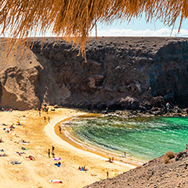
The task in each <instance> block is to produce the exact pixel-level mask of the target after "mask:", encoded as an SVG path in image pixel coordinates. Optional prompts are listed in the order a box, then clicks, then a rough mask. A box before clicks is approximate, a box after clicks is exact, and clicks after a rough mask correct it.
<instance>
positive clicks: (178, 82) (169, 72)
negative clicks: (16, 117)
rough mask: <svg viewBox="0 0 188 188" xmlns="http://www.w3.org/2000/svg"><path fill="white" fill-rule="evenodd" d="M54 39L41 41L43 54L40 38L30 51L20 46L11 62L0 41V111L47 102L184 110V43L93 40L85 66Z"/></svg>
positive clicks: (187, 68)
mask: <svg viewBox="0 0 188 188" xmlns="http://www.w3.org/2000/svg"><path fill="white" fill-rule="evenodd" d="M1 40H3V39H1ZM54 41H55V39H54V38H45V39H44V40H43V48H42V50H41V39H39V38H37V39H35V41H34V45H33V48H32V50H30V49H28V48H24V47H23V46H19V47H18V50H17V51H16V52H15V53H13V55H12V59H11V60H10V62H8V58H6V55H4V44H3V43H1V46H0V61H1V63H0V70H1V71H0V107H5V108H14V109H16V108H18V109H19V110H24V109H31V108H36V107H40V106H41V105H42V104H43V103H46V104H50V105H55V104H57V105H58V106H67V107H79V108H87V109H89V110H92V109H94V108H97V109H100V110H104V109H105V108H106V107H108V108H109V110H112V111H113V110H118V109H120V110H123V109H129V110H137V109H139V110H140V111H142V112H143V113H146V110H150V109H152V108H153V107H156V108H161V109H165V108H166V110H167V111H168V110H173V104H174V105H178V106H180V107H183V108H185V107H188V87H187V80H188V55H187V54H188V39H185V38H157V37H155V38H150V37H135V38H133V37H116V38H113V37H103V38H98V40H97V41H95V39H94V38H93V39H91V40H90V41H89V43H88V46H87V49H86V51H87V63H86V62H85V59H84V58H83V57H81V56H79V55H78V50H77V49H74V47H72V46H71V45H70V44H68V43H66V42H65V41H57V42H56V43H55V45H54ZM23 49H25V52H27V53H25V52H24V53H23V55H22V52H23V51H22V50H23ZM31 62H32V63H31ZM167 102H168V103H167ZM166 103H167V104H168V105H167V104H166ZM172 103H173V104H172ZM163 112H164V111H163ZM163 112H162V111H161V110H158V111H157V112H156V113H157V114H160V113H163ZM151 113H153V112H151ZM173 113H181V112H179V111H175V112H173Z"/></svg>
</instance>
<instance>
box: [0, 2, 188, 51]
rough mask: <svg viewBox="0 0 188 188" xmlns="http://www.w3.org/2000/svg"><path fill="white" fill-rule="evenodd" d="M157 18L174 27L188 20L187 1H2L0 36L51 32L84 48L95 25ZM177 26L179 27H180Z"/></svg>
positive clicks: (26, 35)
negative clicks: (141, 18) (138, 18)
mask: <svg viewBox="0 0 188 188" xmlns="http://www.w3.org/2000/svg"><path fill="white" fill-rule="evenodd" d="M143 14H145V16H146V20H147V21H149V20H150V19H152V18H154V17H155V18H156V19H160V20H161V21H162V22H163V23H164V24H167V25H170V26H171V25H173V24H174V23H175V22H176V20H177V18H178V17H180V27H181V23H182V20H183V19H184V18H187V17H188V1H187V0H1V3H0V26H1V28H2V29H1V34H3V35H4V34H6V33H7V32H8V33H10V36H11V37H12V38H21V39H23V38H27V37H29V36H30V35H31V34H32V35H35V34H36V33H37V31H40V32H41V33H43V34H44V33H45V32H46V31H47V30H51V31H52V34H54V35H56V36H62V37H65V38H66V40H67V41H73V43H75V44H77V45H78V44H80V51H81V52H82V53H83V52H85V45H86V43H87V39H88V37H89V33H90V31H91V30H92V29H93V27H94V26H95V25H96V22H103V21H105V22H107V23H111V22H112V21H113V20H114V19H121V20H122V19H125V20H128V21H130V20H131V19H132V18H134V17H141V16H142V15H143ZM180 27H179V28H180Z"/></svg>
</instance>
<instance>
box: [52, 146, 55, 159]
mask: <svg viewBox="0 0 188 188" xmlns="http://www.w3.org/2000/svg"><path fill="white" fill-rule="evenodd" d="M54 150H55V147H54V146H52V157H53V158H55V151H54Z"/></svg>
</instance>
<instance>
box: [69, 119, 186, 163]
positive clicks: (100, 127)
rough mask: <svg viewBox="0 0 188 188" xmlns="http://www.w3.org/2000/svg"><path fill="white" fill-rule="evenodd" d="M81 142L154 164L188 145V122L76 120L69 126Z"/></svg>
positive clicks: (183, 120)
mask: <svg viewBox="0 0 188 188" xmlns="http://www.w3.org/2000/svg"><path fill="white" fill-rule="evenodd" d="M70 128H71V131H72V132H73V134H74V135H75V136H76V137H77V138H79V139H80V140H82V141H84V142H86V143H90V144H93V145H95V146H99V147H100V148H103V149H106V150H111V151H113V152H115V153H118V154H120V155H123V153H124V152H127V155H128V156H129V157H131V158H139V159H142V160H151V159H153V158H156V157H159V156H161V155H163V154H165V153H166V152H167V151H174V152H179V151H182V150H184V149H185V146H186V144H188V118H185V117H178V118H173V117H155V118H154V117H153V118H129V119H128V118H122V117H115V116H113V117H100V118H99V117H93V118H77V119H76V120H73V122H72V124H71V125H70Z"/></svg>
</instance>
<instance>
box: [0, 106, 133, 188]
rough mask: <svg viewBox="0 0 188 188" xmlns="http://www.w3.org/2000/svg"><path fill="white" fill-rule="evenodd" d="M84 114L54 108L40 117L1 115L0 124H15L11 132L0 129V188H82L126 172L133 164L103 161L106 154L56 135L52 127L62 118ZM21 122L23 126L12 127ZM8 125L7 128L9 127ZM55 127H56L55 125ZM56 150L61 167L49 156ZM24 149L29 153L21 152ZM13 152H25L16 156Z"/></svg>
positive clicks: (18, 113)
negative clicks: (2, 150)
mask: <svg viewBox="0 0 188 188" xmlns="http://www.w3.org/2000/svg"><path fill="white" fill-rule="evenodd" d="M81 114H84V113H83V112H79V111H76V110H72V109H65V108H61V109H57V110H56V111H55V112H53V111H49V113H48V114H47V113H46V112H42V114H41V116H39V113H38V112H37V111H35V110H29V111H22V112H21V111H13V112H0V124H2V123H5V124H8V126H10V125H11V124H13V123H14V126H15V127H16V128H15V130H14V131H11V132H10V133H6V132H5V130H3V128H5V127H4V126H0V137H2V139H3V141H4V142H3V143H0V150H1V149H4V151H5V152H0V154H3V153H6V154H7V155H8V156H7V157H0V160H1V163H0V169H1V170H0V187H3V188H4V187H6V188H13V187H14V188H17V187H24V188H25V187H27V188H30V187H31V188H34V187H38V188H39V187H42V188H47V187H48V188H50V187H54V184H53V183H51V182H50V180H54V179H58V180H61V181H62V182H63V183H62V184H56V187H62V186H63V187H70V188H72V187H75V188H76V187H84V186H86V185H88V184H91V183H93V182H95V181H99V180H101V179H105V178H107V172H109V175H110V177H113V176H115V175H117V174H120V173H122V172H125V171H127V170H129V169H131V168H133V167H135V165H129V164H127V165H126V164H125V163H120V162H119V161H115V162H114V163H108V162H106V160H107V158H105V157H106V156H107V155H106V154H104V153H103V154H102V155H100V153H97V152H93V151H92V149H91V150H88V149H84V148H83V147H80V146H78V145H75V144H74V143H71V141H70V140H69V139H67V138H66V136H65V135H63V134H62V135H61V137H62V138H63V139H61V138H60V137H59V136H60V135H59V133H58V131H57V130H56V133H57V134H58V135H56V134H55V131H54V126H55V124H57V123H58V122H61V121H62V120H63V119H66V118H70V117H72V116H77V115H81ZM44 116H46V117H48V116H49V117H50V123H48V122H47V121H44ZM17 121H20V123H21V124H22V126H19V125H15V124H16V122H17ZM8 126H7V127H8ZM56 126H58V125H56ZM22 139H23V140H25V141H29V142H30V143H28V144H22V143H21V142H20V141H21V140H22ZM52 145H53V146H54V147H55V157H60V158H61V163H62V165H61V167H59V168H58V167H57V166H55V165H54V163H55V161H54V160H53V158H49V157H48V153H47V151H48V149H51V148H52ZM22 147H25V148H28V150H26V151H23V150H22V149H21V148H22ZM16 152H25V154H23V155H21V156H20V155H18V154H17V153H16ZM29 155H32V156H33V157H35V159H36V160H35V161H31V160H29V159H28V158H26V157H27V156H29ZM10 161H19V162H21V164H17V165H12V164H11V163H10ZM79 166H86V168H87V169H88V171H86V172H85V171H84V172H83V171H79V170H78V167H79Z"/></svg>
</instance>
